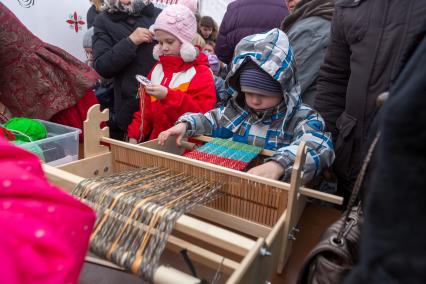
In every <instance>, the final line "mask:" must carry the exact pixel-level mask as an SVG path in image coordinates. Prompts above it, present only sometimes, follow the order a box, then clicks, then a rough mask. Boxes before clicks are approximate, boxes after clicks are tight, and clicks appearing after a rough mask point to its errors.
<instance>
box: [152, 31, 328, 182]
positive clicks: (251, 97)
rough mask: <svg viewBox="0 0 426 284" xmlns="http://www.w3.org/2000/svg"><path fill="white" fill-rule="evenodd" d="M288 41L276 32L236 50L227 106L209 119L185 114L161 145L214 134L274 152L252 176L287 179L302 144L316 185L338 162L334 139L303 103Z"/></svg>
mask: <svg viewBox="0 0 426 284" xmlns="http://www.w3.org/2000/svg"><path fill="white" fill-rule="evenodd" d="M295 71H296V70H295V66H294V61H293V55H292V51H291V47H290V45H289V42H288V38H287V36H286V35H285V34H284V33H283V32H282V31H280V30H278V29H273V30H271V31H269V32H267V33H264V34H256V35H251V36H248V37H246V38H244V39H243V40H241V41H240V43H239V44H238V45H237V47H236V52H235V56H234V59H233V61H232V66H231V71H230V73H229V75H228V77H227V84H228V85H229V86H230V87H232V88H233V89H234V90H235V92H234V94H233V97H232V98H231V99H230V100H229V102H228V103H227V105H226V106H225V107H221V108H216V109H213V110H211V111H209V112H207V113H206V114H201V113H199V114H196V113H187V114H184V115H183V116H181V117H180V118H179V120H178V121H177V124H176V125H175V126H174V127H172V128H170V129H168V130H166V131H164V132H162V133H161V134H160V135H159V143H160V144H164V142H165V141H166V140H167V139H168V138H169V137H170V136H177V143H178V144H179V143H180V139H181V138H182V137H183V136H184V135H185V134H186V136H188V137H190V136H194V135H200V134H205V135H211V136H214V137H220V138H229V139H232V140H234V141H238V142H243V143H247V144H251V145H256V146H259V147H263V148H265V149H270V150H274V151H276V154H275V155H274V156H273V157H271V158H269V159H267V160H266V162H265V163H264V164H263V165H260V166H257V167H254V168H252V169H250V170H249V171H248V172H249V173H251V174H254V175H258V176H262V177H266V178H271V179H282V180H288V179H289V177H290V175H291V170H292V166H293V163H294V159H295V157H296V152H297V148H298V145H299V144H300V142H301V141H305V142H306V145H307V147H308V153H307V157H306V162H305V166H304V181H305V182H308V181H310V180H312V178H313V177H314V176H316V175H317V174H319V173H320V172H321V170H322V169H323V168H325V167H329V166H330V165H331V164H332V162H333V160H334V152H333V144H332V142H331V139H330V135H329V134H328V133H325V132H324V121H323V119H322V118H321V116H320V115H319V114H318V113H316V112H315V111H314V110H312V109H311V108H309V107H308V106H306V105H302V104H301V100H300V86H299V84H298V83H297V80H296V78H295V75H294V74H295Z"/></svg>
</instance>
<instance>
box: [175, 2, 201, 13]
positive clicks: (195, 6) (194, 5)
mask: <svg viewBox="0 0 426 284" xmlns="http://www.w3.org/2000/svg"><path fill="white" fill-rule="evenodd" d="M178 4H181V5H184V6H186V7H188V8H189V10H191V11H192V13H194V14H195V13H196V12H197V11H198V0H179V2H178Z"/></svg>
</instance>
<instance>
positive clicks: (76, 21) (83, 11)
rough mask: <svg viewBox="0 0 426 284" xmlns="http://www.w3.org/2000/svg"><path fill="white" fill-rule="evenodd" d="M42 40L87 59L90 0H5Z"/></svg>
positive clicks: (4, 2)
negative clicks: (84, 48) (84, 42)
mask: <svg viewBox="0 0 426 284" xmlns="http://www.w3.org/2000/svg"><path fill="white" fill-rule="evenodd" d="M1 1H2V2H3V4H5V5H6V6H7V7H8V8H9V9H10V10H11V11H12V12H13V13H14V14H15V15H16V16H17V17H18V19H19V20H20V21H21V22H22V23H23V24H24V25H25V26H26V27H27V28H28V29H29V30H30V31H31V32H32V33H33V34H35V35H36V36H37V37H39V38H40V39H41V40H43V41H45V42H47V43H50V44H53V45H55V46H58V47H60V48H62V49H64V50H66V51H67V52H68V53H70V54H72V55H74V56H75V57H77V58H79V59H80V60H82V61H84V60H86V56H85V53H84V50H83V35H84V33H85V32H86V31H87V24H86V22H87V20H86V15H87V10H88V9H89V8H90V5H91V4H90V2H89V0H1Z"/></svg>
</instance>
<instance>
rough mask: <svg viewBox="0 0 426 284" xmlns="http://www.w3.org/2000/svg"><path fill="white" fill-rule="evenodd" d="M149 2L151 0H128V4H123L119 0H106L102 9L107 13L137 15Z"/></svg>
mask: <svg viewBox="0 0 426 284" xmlns="http://www.w3.org/2000/svg"><path fill="white" fill-rule="evenodd" d="M150 3H151V0H130V3H129V4H128V5H124V4H122V3H121V1H120V0H106V1H105V2H104V4H103V6H102V10H104V11H107V12H108V13H116V12H122V13H126V14H128V15H131V16H138V15H140V13H141V12H142V10H143V9H144V8H145V7H146V6H148V5H149V4H150Z"/></svg>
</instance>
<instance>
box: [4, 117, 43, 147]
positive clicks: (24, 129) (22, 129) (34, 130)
mask: <svg viewBox="0 0 426 284" xmlns="http://www.w3.org/2000/svg"><path fill="white" fill-rule="evenodd" d="M4 127H6V128H7V129H9V130H12V131H13V133H14V134H15V136H16V140H19V141H24V142H31V141H37V140H40V139H44V138H46V137H47V130H46V127H45V126H44V125H43V123H41V122H39V121H37V120H34V119H30V118H25V117H14V118H12V119H11V120H9V121H8V122H6V124H4Z"/></svg>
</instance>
